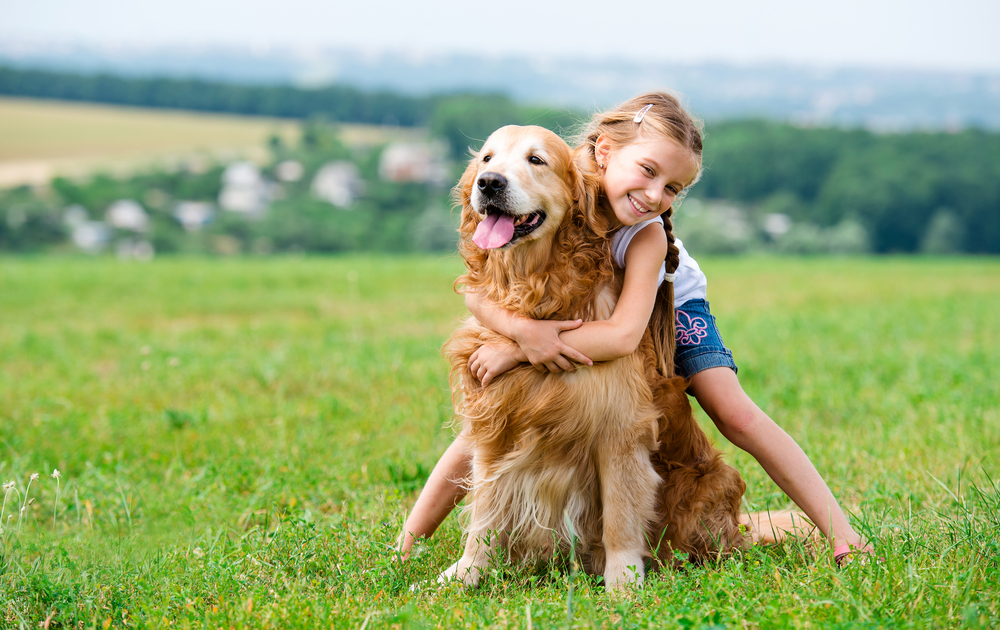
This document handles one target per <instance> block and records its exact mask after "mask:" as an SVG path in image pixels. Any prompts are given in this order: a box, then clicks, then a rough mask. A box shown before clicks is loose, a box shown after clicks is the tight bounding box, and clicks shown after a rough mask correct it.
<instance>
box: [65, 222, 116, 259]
mask: <svg viewBox="0 0 1000 630" xmlns="http://www.w3.org/2000/svg"><path fill="white" fill-rule="evenodd" d="M70 238H71V239H72V240H73V244H74V245H76V246H77V247H79V248H80V249H82V250H83V251H85V252H87V253H89V254H96V253H97V252H99V251H101V250H102V249H104V248H105V247H106V246H107V244H108V242H109V241H110V240H111V230H110V229H108V226H107V224H106V223H104V222H103V221H82V222H80V223H77V224H76V225H73V232H72V234H71V236H70Z"/></svg>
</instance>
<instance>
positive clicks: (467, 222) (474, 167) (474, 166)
mask: <svg viewBox="0 0 1000 630" xmlns="http://www.w3.org/2000/svg"><path fill="white" fill-rule="evenodd" d="M478 165H479V156H478V155H473V156H472V159H470V160H469V166H467V167H466V169H465V172H464V173H463V174H462V178H461V179H459V180H458V184H457V185H456V186H455V188H454V189H452V191H451V195H452V198H453V199H454V200H455V203H456V205H458V206H459V207H460V208H461V209H462V222H461V225H460V227H459V229H458V232H459V235H460V236H461V239H462V240H463V241H468V240H470V239H471V238H472V235H473V233H475V231H476V225H478V221H476V219H475V217H474V216H473V215H475V211H474V210H473V209H472V186H473V185H475V182H476V173H477V171H478Z"/></svg>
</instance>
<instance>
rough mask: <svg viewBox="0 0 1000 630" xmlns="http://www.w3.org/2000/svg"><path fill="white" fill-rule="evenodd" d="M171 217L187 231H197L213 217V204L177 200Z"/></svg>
mask: <svg viewBox="0 0 1000 630" xmlns="http://www.w3.org/2000/svg"><path fill="white" fill-rule="evenodd" d="M173 217H174V218H175V219H177V222H178V223H180V224H181V226H183V227H184V229H185V230H186V231H188V232H197V231H198V230H200V229H201V228H203V227H205V226H206V225H208V224H209V223H211V222H212V219H214V218H215V206H213V205H212V204H210V203H207V202H204V201H179V202H177V205H176V206H174V212H173Z"/></svg>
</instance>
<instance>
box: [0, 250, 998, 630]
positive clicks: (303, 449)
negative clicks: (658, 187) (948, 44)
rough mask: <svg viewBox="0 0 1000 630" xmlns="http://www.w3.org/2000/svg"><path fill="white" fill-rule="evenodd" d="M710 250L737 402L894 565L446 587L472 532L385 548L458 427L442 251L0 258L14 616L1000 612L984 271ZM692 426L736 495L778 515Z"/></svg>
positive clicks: (437, 622) (528, 617) (297, 619)
mask: <svg viewBox="0 0 1000 630" xmlns="http://www.w3.org/2000/svg"><path fill="white" fill-rule="evenodd" d="M700 262H701V263H702V267H703V269H704V270H705V271H706V273H707V274H708V277H709V279H710V293H709V297H710V298H711V299H712V309H713V312H714V313H715V315H716V317H717V318H718V321H719V326H720V329H721V330H722V333H723V336H724V338H725V339H726V341H727V343H728V345H729V346H730V347H731V348H732V349H733V351H734V353H735V356H736V360H737V363H738V364H739V366H740V372H739V375H740V379H741V381H742V383H743V385H744V388H745V389H746V390H747V391H748V393H749V394H750V396H751V397H752V398H753V399H754V400H755V401H756V402H757V403H758V404H759V405H760V406H761V407H762V408H763V409H764V410H766V411H767V412H768V413H769V414H770V415H771V416H772V417H773V418H775V419H776V420H777V421H778V422H779V424H781V425H782V426H783V427H784V428H785V429H786V430H787V431H788V432H789V433H790V434H791V435H792V436H794V437H795V438H796V439H797V440H798V441H799V443H800V444H801V446H802V447H803V449H804V450H805V451H806V452H807V453H808V454H809V456H810V457H811V458H812V460H813V462H814V463H815V464H816V466H817V468H818V469H819V470H820V472H821V473H822V474H823V475H824V477H825V478H826V479H827V481H828V483H829V484H830V486H831V489H832V490H833V492H834V494H835V495H836V496H837V497H838V498H839V499H840V500H841V501H842V503H843V504H844V506H845V507H846V508H847V509H848V511H849V512H850V513H851V518H852V521H853V523H854V524H855V526H856V528H857V529H858V530H859V531H861V532H862V533H863V534H864V535H866V536H867V537H868V538H869V539H870V540H871V541H872V542H873V544H874V546H875V549H876V551H877V556H878V558H880V561H878V562H872V563H868V564H864V565H862V564H860V563H857V562H855V563H853V564H851V565H849V566H848V567H846V568H844V569H837V568H835V567H834V566H833V564H832V559H831V557H830V552H829V550H827V549H825V548H824V547H823V546H822V545H818V546H817V545H812V544H809V543H807V542H800V541H791V542H788V543H785V544H783V545H781V546H777V547H758V548H751V549H748V550H746V551H745V552H741V553H738V554H736V555H733V556H731V557H728V558H723V559H719V560H718V561H715V562H710V563H708V564H706V565H704V566H687V567H686V568H684V569H682V570H679V571H662V572H657V573H653V574H651V575H650V576H649V578H648V579H647V582H646V585H645V588H643V589H642V590H634V591H631V592H628V593H626V594H625V595H623V596H621V597H615V596H609V595H608V594H606V593H605V592H604V591H603V588H602V587H601V586H600V585H599V584H598V583H597V582H595V581H594V579H593V578H591V577H589V576H587V575H584V574H581V573H580V572H578V571H574V570H573V568H572V565H570V566H569V568H565V567H563V566H561V565H555V564H554V565H552V566H550V567H547V568H544V569H543V570H541V571H530V570H527V569H521V568H511V567H505V566H500V567H497V568H496V569H495V570H494V571H493V572H492V573H491V575H490V576H489V577H488V579H487V580H486V583H485V584H484V585H483V586H482V587H481V588H480V589H478V590H472V591H465V590H463V589H462V588H460V587H458V586H455V585H448V586H444V587H440V588H437V587H434V586H432V585H431V584H430V583H429V582H428V580H432V579H433V578H434V577H435V576H436V575H437V573H438V572H439V571H441V570H443V569H444V568H445V567H447V566H448V565H449V564H451V562H453V561H454V559H456V558H457V557H458V554H459V551H460V539H461V530H460V525H459V519H458V518H456V516H454V515H453V516H452V517H449V519H448V520H447V521H446V522H445V524H444V525H443V526H442V528H441V529H440V530H439V531H438V533H437V534H435V536H434V537H432V538H431V539H430V540H428V541H427V542H426V543H424V544H422V545H420V546H419V547H418V549H417V551H416V553H415V554H414V555H413V557H412V558H411V559H410V560H409V561H407V562H405V563H403V562H401V561H400V559H399V558H398V557H397V556H396V555H395V554H394V553H393V552H392V545H393V541H394V540H395V538H396V536H397V534H398V532H399V529H400V527H401V524H402V520H403V517H404V515H405V513H406V511H407V510H408V509H409V507H410V506H411V505H412V504H413V501H414V499H415V497H416V493H417V492H418V491H419V489H420V487H421V486H422V483H423V481H424V480H425V479H426V476H427V474H428V472H429V470H430V469H431V468H432V467H433V465H434V463H435V462H436V461H437V457H438V455H439V454H440V453H441V452H442V451H443V450H444V448H445V447H446V446H447V445H448V444H449V442H450V440H451V437H452V433H451V429H449V428H448V427H447V426H446V425H448V423H449V422H450V421H451V419H452V412H451V402H450V395H449V390H448V382H447V367H446V365H445V362H444V359H443V358H442V357H441V356H440V346H441V344H442V343H443V341H444V340H445V338H446V337H447V335H448V333H449V331H450V330H451V329H452V328H453V326H454V325H455V323H456V322H457V321H458V319H459V318H460V317H461V316H462V315H463V313H464V306H463V303H462V300H461V298H460V296H458V295H456V294H455V293H454V292H453V290H452V282H453V280H454V278H455V277H456V276H457V275H458V273H459V272H460V270H461V263H460V261H459V260H458V259H457V258H455V257H453V256H446V257H427V256H424V257H373V256H345V257H337V258H312V257H289V258H268V259H265V258H245V259H198V258H175V259H170V258H158V259H156V260H155V261H153V262H151V263H149V264H139V263H123V262H119V261H117V260H114V259H111V258H74V257H65V258H59V257H46V258H3V259H0V480H2V481H3V482H5V486H4V488H5V497H4V504H3V513H2V515H0V523H2V527H3V531H2V534H0V626H2V627H9V628H39V627H44V628H57V627H62V628H67V627H74V628H109V627H114V628H118V627H206V628H208V627H212V628H214V627H252V628H314V627H334V628H363V629H365V628H395V627H405V628H409V627H416V628H421V627H468V628H478V627H515V628H551V627H600V628H612V627H614V628H617V627H621V628H646V627H649V628H660V627H684V628H720V627H751V628H752V627H767V628H771V627H871V628H876V627H995V626H996V625H997V624H1000V605H998V600H1000V486H998V485H997V480H998V477H1000V465H998V457H1000V387H998V385H997V382H998V379H1000V318H998V317H997V314H998V313H1000V260H997V259H989V258H953V259H952V258H920V259H915V258H895V257H884V258H803V259H790V258H753V257H751V258H715V259H712V258H707V259H703V260H700ZM698 413H699V420H700V421H701V422H702V424H703V426H704V427H705V428H706V430H707V431H708V432H709V434H710V436H711V437H712V438H713V439H714V440H715V442H716V443H717V444H718V445H719V446H720V447H721V448H722V450H724V451H725V453H726V456H727V458H728V459H729V460H730V461H731V462H732V463H733V464H734V465H735V466H736V467H737V468H738V469H739V470H740V471H741V473H742V474H743V476H744V478H745V479H746V481H747V486H748V489H747V494H746V507H747V508H748V509H754V510H760V509H778V508H783V507H788V500H787V498H786V497H785V496H784V495H783V494H782V493H781V492H780V491H779V490H778V489H777V487H776V486H775V485H774V484H773V483H772V482H771V481H770V479H769V478H768V477H767V476H766V475H765V474H764V472H763V471H762V469H761V468H760V467H759V466H758V465H757V464H756V463H755V462H754V461H752V459H751V458H749V457H748V456H747V455H746V454H744V453H742V452H739V451H738V450H737V449H735V447H733V446H732V445H730V444H729V443H728V442H726V441H725V439H724V438H722V437H721V436H720V435H719V434H718V433H717V431H716V430H715V428H714V427H712V426H711V423H710V422H709V421H708V420H707V419H706V418H705V417H704V416H703V415H701V413H700V411H699V412H698ZM56 469H57V470H58V471H59V476H58V478H55V477H53V471H54V470H56ZM36 473H37V474H38V477H37V478H35V479H33V478H32V475H33V474H36ZM8 483H9V485H7V484H8ZM411 585H417V588H416V590H415V592H412V591H411V590H410V587H411Z"/></svg>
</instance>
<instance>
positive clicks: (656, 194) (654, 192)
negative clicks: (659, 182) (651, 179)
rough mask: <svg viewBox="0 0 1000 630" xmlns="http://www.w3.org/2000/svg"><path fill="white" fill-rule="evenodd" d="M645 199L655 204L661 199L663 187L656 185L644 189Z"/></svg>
mask: <svg viewBox="0 0 1000 630" xmlns="http://www.w3.org/2000/svg"><path fill="white" fill-rule="evenodd" d="M646 199H648V200H649V203H651V204H652V205H654V206H655V205H656V204H658V203H660V201H661V200H662V199H663V189H662V188H660V187H659V186H656V185H653V186H650V187H649V188H648V189H647V190H646Z"/></svg>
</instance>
